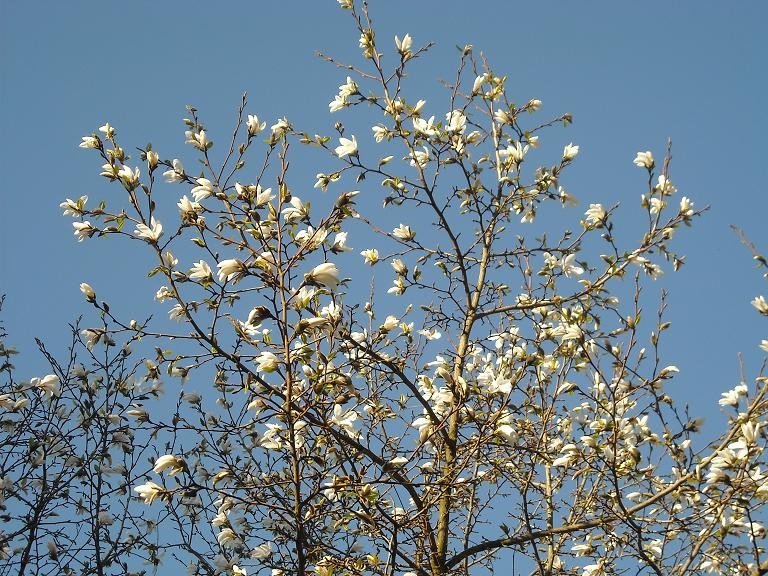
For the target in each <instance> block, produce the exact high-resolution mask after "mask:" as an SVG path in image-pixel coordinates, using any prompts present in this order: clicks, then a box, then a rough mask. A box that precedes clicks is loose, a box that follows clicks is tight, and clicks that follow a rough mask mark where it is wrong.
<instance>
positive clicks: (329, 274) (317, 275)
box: [305, 262, 339, 289]
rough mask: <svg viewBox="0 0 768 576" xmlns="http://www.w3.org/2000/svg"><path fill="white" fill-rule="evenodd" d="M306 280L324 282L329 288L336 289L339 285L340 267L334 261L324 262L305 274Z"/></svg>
mask: <svg viewBox="0 0 768 576" xmlns="http://www.w3.org/2000/svg"><path fill="white" fill-rule="evenodd" d="M305 280H306V281H307V282H308V283H311V284H322V285H323V286H326V287H328V288H331V289H334V288H336V287H337V286H338V285H339V269H338V268H337V267H336V264H333V263H332V262H324V263H323V264H319V265H317V266H315V267H314V268H313V269H312V271H311V272H310V273H309V274H307V275H306V276H305Z"/></svg>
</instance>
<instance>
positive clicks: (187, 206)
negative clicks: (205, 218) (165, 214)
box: [176, 196, 203, 218]
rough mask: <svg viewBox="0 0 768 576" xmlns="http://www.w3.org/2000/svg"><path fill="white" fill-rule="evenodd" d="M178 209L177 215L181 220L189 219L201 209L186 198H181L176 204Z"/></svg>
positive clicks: (197, 204) (196, 203)
mask: <svg viewBox="0 0 768 576" xmlns="http://www.w3.org/2000/svg"><path fill="white" fill-rule="evenodd" d="M176 206H178V207H179V214H180V215H181V217H182V218H190V217H192V216H195V215H196V214H197V213H198V212H200V211H201V210H202V209H203V207H202V206H201V205H200V204H199V203H198V202H193V201H191V200H190V199H189V198H187V197H186V196H182V197H181V200H179V201H178V202H177V203H176Z"/></svg>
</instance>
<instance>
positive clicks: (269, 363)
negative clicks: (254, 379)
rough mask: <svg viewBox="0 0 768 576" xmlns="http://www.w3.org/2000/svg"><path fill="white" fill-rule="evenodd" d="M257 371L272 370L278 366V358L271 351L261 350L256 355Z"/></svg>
mask: <svg viewBox="0 0 768 576" xmlns="http://www.w3.org/2000/svg"><path fill="white" fill-rule="evenodd" d="M256 363H257V364H258V370H259V372H274V371H275V370H277V369H278V367H279V366H280V360H279V358H278V357H277V356H275V355H274V354H273V353H272V352H262V353H261V354H259V355H258V356H257V357H256Z"/></svg>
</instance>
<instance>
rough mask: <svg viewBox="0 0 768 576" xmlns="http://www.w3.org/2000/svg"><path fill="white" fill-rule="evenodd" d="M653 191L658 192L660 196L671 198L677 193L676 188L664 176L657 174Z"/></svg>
mask: <svg viewBox="0 0 768 576" xmlns="http://www.w3.org/2000/svg"><path fill="white" fill-rule="evenodd" d="M655 190H656V191H657V192H660V193H661V195H662V196H671V195H672V194H674V193H675V192H677V188H675V186H674V185H673V184H672V181H671V180H670V179H669V178H667V177H666V176H664V174H659V179H658V180H657V183H656V187H655Z"/></svg>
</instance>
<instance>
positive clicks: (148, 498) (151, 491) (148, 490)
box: [133, 482, 165, 504]
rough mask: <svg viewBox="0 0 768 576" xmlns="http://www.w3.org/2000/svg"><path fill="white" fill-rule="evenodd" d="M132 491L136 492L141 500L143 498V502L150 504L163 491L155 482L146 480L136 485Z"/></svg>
mask: <svg viewBox="0 0 768 576" xmlns="http://www.w3.org/2000/svg"><path fill="white" fill-rule="evenodd" d="M133 491H134V492H136V493H137V494H138V495H139V497H140V498H141V499H142V500H144V504H152V502H153V501H154V500H155V498H157V497H158V496H161V495H162V494H164V493H165V490H164V489H163V487H162V486H159V485H157V484H155V483H154V482H147V483H146V484H142V485H141V486H136V488H134V489H133Z"/></svg>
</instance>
